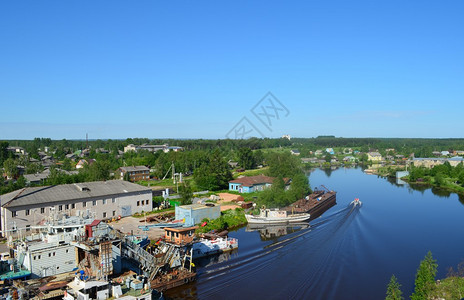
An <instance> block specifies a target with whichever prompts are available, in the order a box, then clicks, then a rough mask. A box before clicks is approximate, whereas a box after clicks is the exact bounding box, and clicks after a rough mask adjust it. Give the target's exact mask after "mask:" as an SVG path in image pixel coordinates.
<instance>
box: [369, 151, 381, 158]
mask: <svg viewBox="0 0 464 300" xmlns="http://www.w3.org/2000/svg"><path fill="white" fill-rule="evenodd" d="M367 154H369V155H370V156H377V157H378V156H382V155H381V154H380V153H379V152H375V151H374V152H369V153H367Z"/></svg>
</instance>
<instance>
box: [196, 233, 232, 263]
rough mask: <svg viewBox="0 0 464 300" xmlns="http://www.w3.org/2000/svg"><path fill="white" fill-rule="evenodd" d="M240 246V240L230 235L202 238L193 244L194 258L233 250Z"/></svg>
mask: <svg viewBox="0 0 464 300" xmlns="http://www.w3.org/2000/svg"><path fill="white" fill-rule="evenodd" d="M237 248H238V240H237V239H234V238H229V237H216V238H214V239H204V238H202V239H200V240H199V241H198V242H196V243H194V244H193V245H192V251H193V253H192V256H193V259H196V258H200V257H205V256H209V255H214V254H220V253H224V252H228V251H232V250H235V249H237Z"/></svg>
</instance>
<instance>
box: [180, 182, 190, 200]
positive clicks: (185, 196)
mask: <svg viewBox="0 0 464 300" xmlns="http://www.w3.org/2000/svg"><path fill="white" fill-rule="evenodd" d="M179 194H180V197H181V198H180V202H181V204H182V205H187V204H192V198H193V192H192V188H191V186H190V183H189V182H188V181H185V182H184V183H183V184H182V185H181V186H180V189H179Z"/></svg>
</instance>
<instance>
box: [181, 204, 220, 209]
mask: <svg viewBox="0 0 464 300" xmlns="http://www.w3.org/2000/svg"><path fill="white" fill-rule="evenodd" d="M216 206H217V207H219V205H214V204H213V203H208V205H206V204H201V203H194V204H187V205H181V206H178V207H179V208H182V209H191V210H197V209H209V208H211V207H216Z"/></svg>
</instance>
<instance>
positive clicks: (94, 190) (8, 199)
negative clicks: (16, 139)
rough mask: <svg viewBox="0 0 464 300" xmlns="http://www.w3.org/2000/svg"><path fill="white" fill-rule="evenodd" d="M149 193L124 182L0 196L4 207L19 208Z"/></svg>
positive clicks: (30, 189)
mask: <svg viewBox="0 0 464 300" xmlns="http://www.w3.org/2000/svg"><path fill="white" fill-rule="evenodd" d="M147 191H150V192H151V189H149V188H147V187H144V186H141V185H138V184H135V183H131V182H128V181H123V180H109V181H94V182H84V183H74V184H62V185H52V186H41V187H27V188H24V189H20V190H16V191H14V192H11V193H8V194H5V195H2V196H0V203H1V206H2V207H18V206H27V205H40V204H45V203H51V202H63V201H69V200H79V199H88V198H94V197H104V196H112V195H118V194H125V193H136V192H147Z"/></svg>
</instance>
